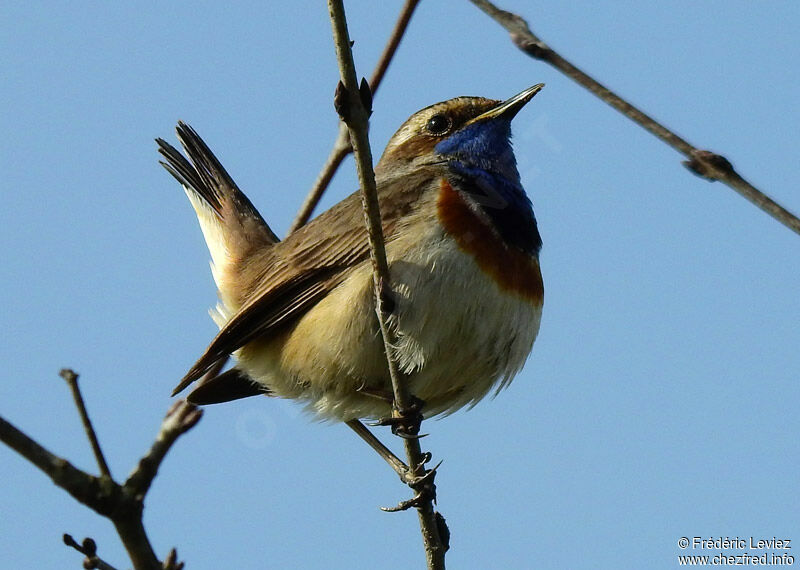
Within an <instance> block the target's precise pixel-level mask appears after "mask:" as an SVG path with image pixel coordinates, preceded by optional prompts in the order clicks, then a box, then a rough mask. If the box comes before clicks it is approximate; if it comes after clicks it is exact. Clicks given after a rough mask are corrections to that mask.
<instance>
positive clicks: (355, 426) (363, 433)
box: [345, 420, 413, 483]
mask: <svg viewBox="0 0 800 570" xmlns="http://www.w3.org/2000/svg"><path fill="white" fill-rule="evenodd" d="M345 423H346V424H347V426H348V427H349V428H350V429H352V430H353V431H354V432H356V434H358V436H359V437H360V438H361V439H363V440H364V441H365V442H366V443H367V445H369V446H370V447H371V448H372V449H374V450H375V451H376V452H377V453H378V455H380V456H381V457H383V459H384V460H385V461H386V463H388V464H389V466H390V467H391V468H392V469H394V471H395V473H397V474H398V475H399V476H400V479H402V481H403V482H404V483H412V482H413V480H412V479H410V478H409V476H410V475H411V470H410V469H409V468H408V465H406V464H405V463H403V461H402V460H401V459H400V458H399V457H397V456H396V455H395V454H394V453H392V450H391V449H389V448H388V447H386V446H385V445H383V443H381V440H379V439H378V438H377V437H375V435H374V434H373V433H372V432H371V431H369V429H367V426H365V425H364V424H363V423H361V422H360V421H359V420H349V421H347V422H345Z"/></svg>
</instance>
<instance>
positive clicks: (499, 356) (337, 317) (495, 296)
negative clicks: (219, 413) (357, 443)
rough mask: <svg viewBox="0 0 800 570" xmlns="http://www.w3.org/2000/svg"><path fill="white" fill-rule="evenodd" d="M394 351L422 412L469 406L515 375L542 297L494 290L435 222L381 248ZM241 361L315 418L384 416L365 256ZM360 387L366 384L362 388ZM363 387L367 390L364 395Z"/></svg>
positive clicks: (384, 377)
mask: <svg viewBox="0 0 800 570" xmlns="http://www.w3.org/2000/svg"><path fill="white" fill-rule="evenodd" d="M387 255H388V258H389V263H390V273H391V284H392V289H393V291H394V294H395V299H394V300H395V310H394V315H393V317H392V321H391V324H392V326H394V327H395V331H396V334H397V337H398V343H397V346H396V356H397V358H398V363H399V365H400V367H401V369H402V371H403V372H404V373H405V374H406V375H407V377H408V381H409V382H410V390H411V393H412V394H414V395H415V396H417V397H418V398H421V399H422V400H424V401H425V402H426V405H425V407H424V409H423V413H424V415H425V416H426V417H430V416H432V415H436V414H441V413H451V412H453V411H455V410H457V409H459V408H461V407H463V406H466V405H471V404H474V403H476V402H477V401H478V400H480V399H481V398H483V397H484V396H485V395H486V394H487V393H488V392H489V391H490V390H491V389H492V388H493V387H495V386H496V387H497V388H498V389H500V388H502V387H504V386H506V385H507V384H508V382H510V381H511V379H512V378H513V377H514V375H515V374H516V373H517V372H519V370H520V369H521V368H522V366H523V364H524V363H525V360H526V358H527V356H528V354H529V353H530V350H531V347H532V346H533V342H534V340H535V339H536V335H537V333H538V330H539V322H540V317H541V304H538V305H537V304H532V303H531V302H530V301H529V300H526V299H524V298H522V297H521V296H519V295H516V294H509V293H505V292H502V291H500V289H498V287H497V285H496V284H495V282H494V281H493V280H492V279H491V278H490V277H489V276H488V275H487V274H485V273H484V272H483V271H481V270H480V268H479V267H478V265H477V264H476V263H475V261H474V260H473V259H472V258H471V257H470V256H469V255H467V254H465V253H464V252H463V251H461V250H460V249H459V248H458V246H457V245H456V243H455V242H454V241H453V240H452V239H450V238H449V237H447V236H444V235H443V233H442V232H441V230H440V229H439V228H436V227H434V228H431V229H430V231H429V232H428V235H419V233H415V235H410V236H409V238H408V240H407V243H403V242H402V241H395V242H392V243H390V244H389V245H388V247H387ZM238 366H239V367H240V368H242V369H243V370H245V371H246V372H247V373H248V374H249V375H250V376H251V377H252V378H253V379H254V380H256V381H258V382H261V383H263V384H264V385H266V386H268V387H269V388H270V390H271V391H272V392H273V393H274V394H275V395H277V396H283V397H289V398H299V399H303V400H305V401H307V403H308V405H309V407H310V408H311V409H312V410H314V411H315V412H316V413H318V414H319V415H321V416H322V417H328V418H337V419H343V420H347V419H351V418H368V417H373V418H374V417H378V416H385V415H388V414H389V413H390V411H391V406H390V403H389V402H388V401H386V400H385V399H381V398H378V397H375V395H374V393H376V392H383V393H385V394H386V395H387V396H390V394H391V385H390V383H389V379H388V373H387V371H386V364H385V358H384V355H383V344H382V341H381V338H380V334H379V332H378V329H377V320H376V317H375V310H374V303H373V300H372V274H371V267H370V265H369V263H364V264H362V265H361V266H359V267H358V268H356V269H355V270H354V271H353V273H352V275H351V276H350V277H349V278H348V279H347V280H345V281H344V282H343V283H342V284H341V285H340V286H339V287H337V288H336V289H335V290H334V291H332V292H331V293H330V294H329V295H328V296H327V297H326V298H325V299H323V300H322V301H321V302H320V303H319V304H317V305H316V306H315V307H314V308H313V309H312V310H310V311H309V312H308V313H306V314H305V315H304V316H303V317H302V318H301V319H300V320H299V322H298V323H297V325H296V326H295V327H294V328H293V329H292V330H291V331H290V332H288V333H287V335H286V336H283V337H281V338H280V339H274V340H271V341H269V342H267V343H264V344H262V345H261V346H258V347H257V349H256V347H252V348H250V347H248V348H247V349H245V350H243V351H242V352H241V353H240V355H239V365H238ZM359 389H362V390H363V391H361V392H360V391H359ZM365 392H370V393H372V394H373V395H365Z"/></svg>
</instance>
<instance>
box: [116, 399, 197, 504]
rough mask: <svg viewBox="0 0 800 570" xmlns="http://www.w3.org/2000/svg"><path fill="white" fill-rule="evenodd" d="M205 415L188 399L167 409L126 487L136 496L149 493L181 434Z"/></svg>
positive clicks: (179, 401) (177, 402)
mask: <svg viewBox="0 0 800 570" xmlns="http://www.w3.org/2000/svg"><path fill="white" fill-rule="evenodd" d="M202 416H203V410H201V409H200V408H198V407H197V406H195V405H194V404H190V403H189V402H187V401H186V400H178V401H176V402H175V403H173V404H172V406H170V408H169V410H167V415H166V416H165V417H164V421H163V423H162V424H161V429H160V430H159V432H158V436H156V440H155V441H154V442H153V446H152V447H151V448H150V450H149V451H148V452H147V454H146V455H145V456H144V457H142V458H141V459H140V460H139V464H138V465H137V466H136V469H134V470H133V473H131V474H130V476H129V477H128V480H127V481H126V482H125V488H126V489H127V490H128V491H129V492H131V493H133V494H134V495H136V496H142V497H144V495H145V494H146V493H147V491H148V489H149V488H150V485H151V484H152V482H153V479H154V478H155V476H156V473H158V467H159V466H160V465H161V462H162V461H163V460H164V457H165V456H166V455H167V452H168V451H169V450H170V448H171V447H172V444H173V443H175V441H176V440H177V439H178V437H179V436H180V435H181V434H184V433H186V432H187V431H188V430H190V429H192V428H193V427H194V426H195V425H196V424H197V422H199V421H200V418H201V417H202Z"/></svg>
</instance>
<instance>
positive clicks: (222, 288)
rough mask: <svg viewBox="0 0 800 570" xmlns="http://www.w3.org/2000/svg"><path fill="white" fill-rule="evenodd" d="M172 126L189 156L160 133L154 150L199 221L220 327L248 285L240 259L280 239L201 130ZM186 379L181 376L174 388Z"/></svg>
mask: <svg viewBox="0 0 800 570" xmlns="http://www.w3.org/2000/svg"><path fill="white" fill-rule="evenodd" d="M176 131H177V134H178V140H179V141H180V142H181V145H182V146H183V148H184V150H185V152H186V156H187V157H188V160H187V158H186V157H184V156H183V155H182V154H181V153H180V152H179V151H178V150H177V149H175V147H173V146H172V145H170V144H169V143H168V142H166V141H165V140H163V139H160V138H159V139H156V142H157V143H158V152H159V153H160V154H161V156H162V157H163V158H164V160H163V161H161V165H162V166H163V167H164V168H166V169H167V171H168V172H169V173H170V174H172V176H174V177H175V179H176V180H177V181H178V182H180V183H181V185H182V186H183V189H184V191H185V192H186V195H187V196H188V197H189V201H190V202H191V204H192V207H193V208H194V211H195V213H196V214H197V219H198V221H199V222H200V229H201V230H202V231H203V236H204V237H205V240H206V244H207V245H208V250H209V252H210V253H211V272H212V274H213V276H214V281H215V282H216V284H217V290H218V294H219V299H220V303H219V304H218V305H217V307H216V309H215V310H213V309H212V311H211V316H212V317H213V318H214V320H215V321H216V323H217V325H218V326H219V327H220V328H222V326H223V325H224V324H225V322H226V321H227V320H228V318H230V316H231V315H232V314H233V313H234V312H235V311H236V310H238V308H239V305H240V304H241V300H242V294H243V292H244V291H246V290H247V289H248V288H249V287H250V285H251V283H249V281H248V276H246V275H243V272H242V263H243V262H245V261H246V260H247V259H250V258H251V257H252V256H253V255H257V253H258V250H261V249H263V248H269V247H270V246H272V245H273V244H275V243H277V242H278V241H279V240H278V236H276V235H275V233H274V232H273V231H272V230H271V229H270V227H269V226H268V225H267V223H266V222H265V221H264V218H262V217H261V214H259V213H258V210H256V209H255V207H254V206H253V204H252V203H251V202H250V200H248V199H247V196H245V195H244V194H243V193H242V191H241V190H239V188H238V187H237V186H236V183H235V182H234V181H233V178H231V176H230V175H229V174H228V173H227V171H226V170H225V168H224V167H223V166H222V164H221V163H220V162H219V160H217V157H216V156H214V153H213V152H211V149H209V148H208V145H206V143H205V142H203V139H201V138H200V135H198V134H197V133H196V132H195V130H194V129H193V128H192V127H190V126H189V125H187V124H186V123H184V122H182V121H181V122H179V123H178V127H177V129H176ZM226 360H227V357H225V358H222V359H220V360H219V361H218V362H217V365H218V366H217V369H216V371H215V374H216V373H217V372H219V370H221V368H222V366H223V365H224V364H225V361H226ZM222 376H225V373H223V374H222ZM188 383H189V382H182V383H181V385H179V386H178V388H176V390H175V392H178V391H180V390H182V389H183V388H185V387H186V385H187V384H188ZM236 397H241V396H236Z"/></svg>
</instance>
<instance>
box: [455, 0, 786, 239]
mask: <svg viewBox="0 0 800 570" xmlns="http://www.w3.org/2000/svg"><path fill="white" fill-rule="evenodd" d="M470 2H472V3H473V4H475V5H476V6H477V7H478V8H480V9H481V10H483V11H484V12H486V14H488V15H489V16H490V17H491V18H492V19H494V20H495V21H496V22H497V23H498V24H500V25H501V26H503V27H504V28H505V29H506V30H507V31H508V32H509V34H510V35H511V41H512V42H513V43H514V45H515V46H517V47H518V48H519V49H521V50H522V51H523V52H525V53H526V54H528V55H529V56H531V57H533V58H535V59H540V60H542V61H544V62H546V63H549V64H550V65H552V66H553V67H555V68H556V69H558V70H559V71H561V72H562V73H563V74H564V75H566V76H567V77H569V78H570V79H572V80H573V81H575V82H576V83H578V84H580V85H582V86H583V87H585V88H586V89H588V90H589V91H591V92H592V93H593V94H595V95H596V96H597V97H599V98H600V99H602V100H603V101H605V102H606V103H608V104H609V105H611V106H612V107H614V108H615V109H616V110H617V111H619V112H620V113H622V114H623V115H625V116H626V117H628V118H629V119H630V120H632V121H633V122H635V123H636V124H638V125H639V126H641V127H642V128H643V129H645V130H647V131H648V132H650V133H651V134H653V135H655V136H656V137H658V138H659V139H661V140H662V141H664V142H665V143H667V144H668V145H669V146H671V147H672V148H674V149H675V150H677V151H678V152H680V153H681V154H683V155H684V156H685V157H686V158H688V159H689V160H687V161H685V162H684V163H683V164H684V166H686V167H687V168H688V169H689V170H691V171H692V172H694V173H695V174H697V175H699V176H702V177H703V178H706V179H707V180H710V181H714V180H719V181H721V182H724V183H725V184H727V185H728V186H730V187H731V188H733V189H734V190H736V191H737V192H738V193H739V194H741V195H742V196H744V197H745V198H747V199H748V200H750V202H752V203H753V204H755V205H756V206H758V207H759V208H761V209H762V210H764V211H765V212H766V213H767V214H769V215H770V216H772V217H773V218H775V219H776V220H778V221H779V222H780V223H782V224H783V225H785V226H786V227H787V228H789V229H790V230H792V231H794V232H796V233H798V234H800V219H799V218H798V217H797V216H795V215H794V214H792V213H791V212H790V211H789V210H787V209H786V208H784V207H783V206H781V205H780V204H778V203H777V202H775V200H773V199H772V198H770V197H769V196H767V195H766V194H764V193H763V192H762V191H761V190H759V189H758V188H756V187H755V186H753V185H752V184H750V183H749V182H748V181H747V180H745V179H744V178H742V177H741V176H740V175H739V174H738V173H737V172H736V170H735V169H734V168H733V165H732V164H731V163H730V161H728V160H727V159H726V158H725V157H723V156H720V155H718V154H715V153H713V152H710V151H707V150H701V149H698V148H696V147H695V146H693V145H691V144H690V143H688V142H687V141H686V140H684V139H683V138H681V137H679V136H678V135H677V134H675V133H674V132H672V131H671V130H670V129H668V128H667V127H665V126H664V125H662V124H661V123H659V122H658V121H656V120H655V119H653V118H652V117H650V116H649V115H647V114H646V113H644V112H642V111H640V110H639V109H637V108H636V107H634V106H633V105H631V104H630V103H628V102H627V101H626V100H625V99H623V98H622V97H620V96H619V95H617V94H616V93H614V92H613V91H611V90H610V89H608V88H607V87H605V86H604V85H602V84H600V83H599V82H598V81H596V80H595V79H593V78H592V77H590V76H589V75H587V74H586V73H584V72H583V71H581V70H580V69H578V68H577V67H575V66H574V65H573V64H572V63H570V62H569V61H567V60H566V59H564V58H563V57H561V55H559V54H558V53H557V52H556V51H555V50H553V49H552V48H551V47H550V46H548V45H547V44H546V43H544V42H543V41H542V40H541V39H540V38H539V37H538V36H536V35H535V34H534V33H533V32H532V31H531V29H530V28H529V27H528V23H527V22H526V21H525V20H524V19H523V18H522V17H520V16H518V15H517V14H513V13H511V12H507V11H506V10H501V9H500V8H498V7H497V6H495V5H494V4H492V3H491V2H489V1H488V0H470Z"/></svg>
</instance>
